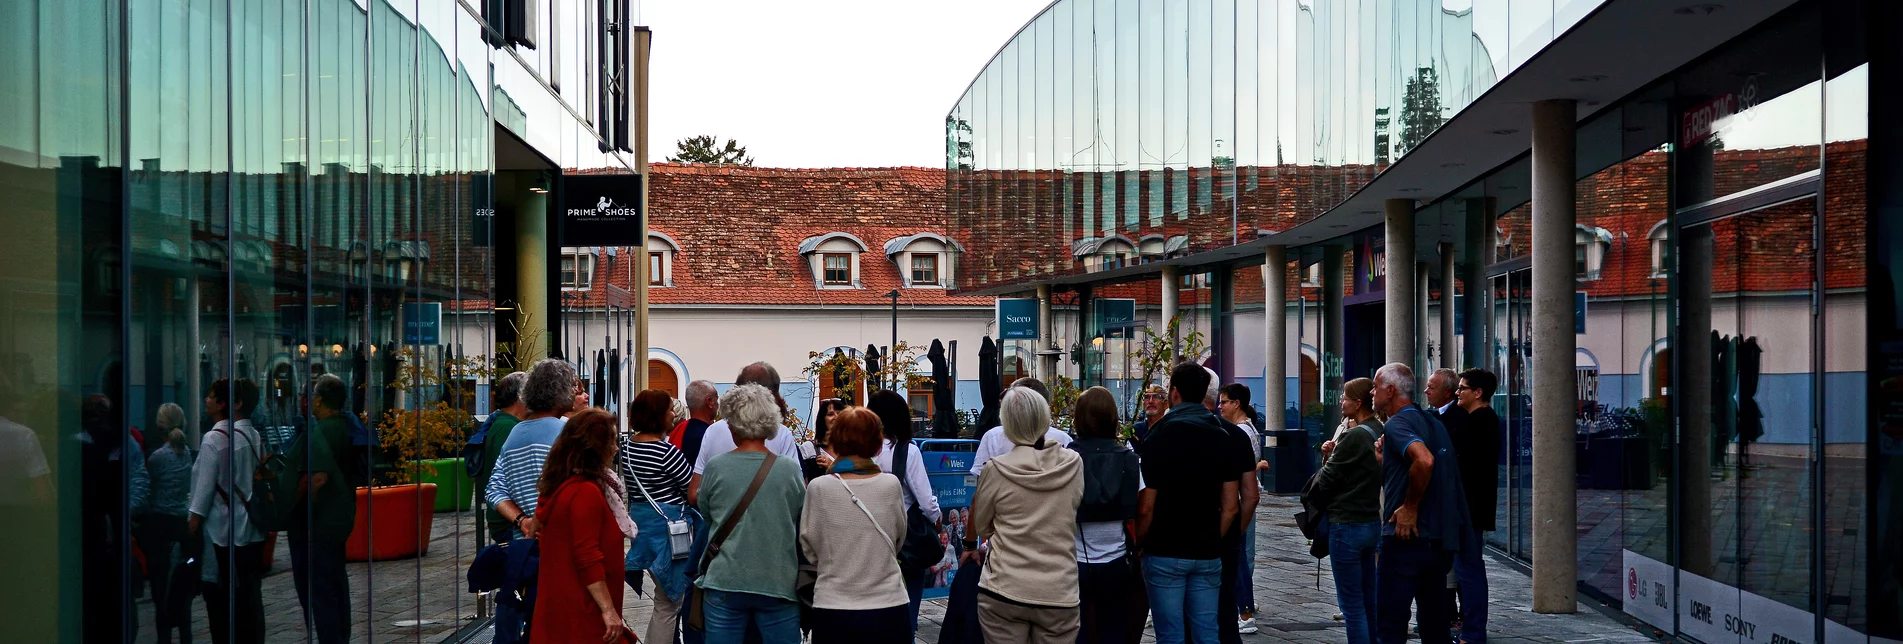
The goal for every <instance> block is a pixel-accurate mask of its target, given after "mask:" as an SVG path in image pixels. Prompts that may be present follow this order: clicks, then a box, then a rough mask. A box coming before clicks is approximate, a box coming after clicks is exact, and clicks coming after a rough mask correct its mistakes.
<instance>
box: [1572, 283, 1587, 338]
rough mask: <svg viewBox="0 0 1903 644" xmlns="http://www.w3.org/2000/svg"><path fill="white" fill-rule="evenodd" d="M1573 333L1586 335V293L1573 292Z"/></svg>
mask: <svg viewBox="0 0 1903 644" xmlns="http://www.w3.org/2000/svg"><path fill="white" fill-rule="evenodd" d="M1573 333H1574V334H1576V335H1585V334H1586V292H1585V291H1573Z"/></svg>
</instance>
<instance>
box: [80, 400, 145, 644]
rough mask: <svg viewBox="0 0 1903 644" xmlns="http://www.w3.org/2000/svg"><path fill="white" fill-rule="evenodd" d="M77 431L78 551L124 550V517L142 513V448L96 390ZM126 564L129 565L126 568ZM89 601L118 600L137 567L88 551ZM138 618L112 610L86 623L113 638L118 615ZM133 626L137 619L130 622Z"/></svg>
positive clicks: (119, 624) (111, 602) (96, 603)
mask: <svg viewBox="0 0 1903 644" xmlns="http://www.w3.org/2000/svg"><path fill="white" fill-rule="evenodd" d="M79 422H80V427H81V428H82V429H83V430H84V431H83V433H81V434H80V435H79V436H78V438H77V439H78V443H79V458H80V471H81V472H82V473H83V475H82V476H81V477H80V497H81V500H80V514H81V519H80V520H81V525H80V532H79V534H80V548H81V552H87V553H106V552H122V549H123V548H125V546H126V543H125V541H124V540H123V539H121V538H120V536H119V535H120V531H121V530H124V529H125V528H126V524H125V523H124V521H125V519H124V517H131V518H134V519H136V518H138V517H139V516H141V515H143V514H145V502H146V476H145V452H144V451H143V450H142V449H141V448H140V446H139V443H138V441H137V440H136V439H134V438H133V437H132V436H131V435H130V431H129V430H128V429H127V428H125V427H121V426H120V425H119V423H118V416H117V415H116V414H115V413H114V412H113V408H112V399H111V398H108V397H106V396H104V395H99V394H95V395H92V396H88V397H86V400H85V401H84V402H83V403H82V404H81V405H80V413H79ZM128 567H131V568H130V569H128ZM81 570H82V574H83V579H84V583H85V585H84V588H85V589H86V594H87V595H88V597H87V601H88V603H89V604H90V605H93V606H99V607H104V606H115V607H119V606H121V602H122V600H121V599H120V594H119V593H120V589H121V584H122V583H123V581H122V580H125V579H129V578H133V577H129V576H128V573H131V574H133V575H136V574H137V573H138V569H137V568H136V567H135V565H134V564H133V563H132V561H131V560H130V559H125V560H121V559H119V558H117V557H86V558H85V560H84V563H83V564H82V566H81ZM126 617H130V618H133V619H137V617H138V613H136V612H133V611H130V610H116V611H111V612H110V613H109V614H105V615H101V616H100V618H101V619H100V620H98V621H95V622H89V623H88V624H87V631H88V635H89V637H88V639H92V637H91V634H92V633H99V634H110V635H112V638H113V639H116V633H117V631H118V629H120V628H123V625H122V622H121V620H122V618H126ZM133 627H134V628H136V627H137V625H136V623H135V624H133Z"/></svg>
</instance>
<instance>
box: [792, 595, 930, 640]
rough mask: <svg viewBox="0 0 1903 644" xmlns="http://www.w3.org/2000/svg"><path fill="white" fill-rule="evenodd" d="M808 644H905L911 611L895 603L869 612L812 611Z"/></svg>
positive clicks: (821, 609) (910, 623) (826, 609)
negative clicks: (811, 631) (810, 642)
mask: <svg viewBox="0 0 1903 644" xmlns="http://www.w3.org/2000/svg"><path fill="white" fill-rule="evenodd" d="M811 624H812V625H813V639H812V644H834V643H835V642H837V643H838V644H854V643H859V642H863V643H865V644H882V643H890V644H909V643H910V642H911V641H912V608H911V606H910V605H909V604H899V605H897V606H893V607H891V608H874V609H871V610H836V609H830V608H814V609H813V614H812V621H811Z"/></svg>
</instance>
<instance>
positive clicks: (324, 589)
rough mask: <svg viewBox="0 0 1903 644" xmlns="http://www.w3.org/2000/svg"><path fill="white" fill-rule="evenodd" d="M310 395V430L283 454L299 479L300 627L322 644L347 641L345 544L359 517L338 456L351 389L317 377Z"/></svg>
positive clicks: (346, 442) (295, 548)
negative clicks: (302, 625)
mask: <svg viewBox="0 0 1903 644" xmlns="http://www.w3.org/2000/svg"><path fill="white" fill-rule="evenodd" d="M312 388H313V389H314V390H315V395H314V396H312V397H311V416H312V417H314V418H316V419H317V424H316V425H313V426H312V428H311V431H308V432H306V433H305V435H304V436H302V437H300V438H299V439H298V440H296V441H293V442H292V444H291V448H290V451H289V452H288V453H287V454H286V455H285V462H286V464H287V467H286V470H285V475H286V479H285V480H287V481H298V484H297V485H298V507H297V509H296V510H295V511H294V512H293V513H292V519H291V535H290V536H291V572H292V573H293V578H294V579H295V583H296V586H297V599H298V603H300V604H303V606H304V626H305V628H306V629H308V630H309V631H310V632H311V633H312V634H314V635H315V636H316V637H317V641H318V642H320V643H322V644H342V643H343V642H346V641H348V640H349V639H350V576H349V575H348V574H346V573H345V572H344V543H345V542H346V541H348V540H349V539H350V530H351V527H352V526H353V525H354V523H355V522H356V519H357V498H356V496H357V495H356V489H355V486H353V485H351V482H350V480H349V477H348V476H347V475H346V474H345V470H344V467H343V461H341V460H339V458H338V455H340V454H347V453H348V451H349V449H350V427H349V425H347V424H345V423H344V419H343V416H344V415H345V414H344V412H343V410H344V409H345V408H346V407H345V406H344V405H345V403H346V401H347V400H348V399H349V393H350V389H349V387H347V386H345V385H344V381H343V380H342V379H339V378H338V377H337V376H333V375H329V374H325V375H322V376H318V377H317V380H316V382H315V383H313V387H312Z"/></svg>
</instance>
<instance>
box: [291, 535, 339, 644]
mask: <svg viewBox="0 0 1903 644" xmlns="http://www.w3.org/2000/svg"><path fill="white" fill-rule="evenodd" d="M302 532H303V531H301V530H299V531H294V532H292V533H291V579H292V583H293V584H294V585H296V586H297V603H298V604H300V605H302V606H303V607H304V628H305V629H306V630H308V631H309V632H310V633H311V634H312V635H314V636H315V637H316V638H317V642H318V644H347V643H348V642H349V641H350V575H349V574H348V573H347V572H345V570H344V543H345V542H346V541H348V537H345V538H342V539H339V538H329V539H326V538H322V537H317V538H313V537H306V536H303V535H302V534H301V533H302Z"/></svg>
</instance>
